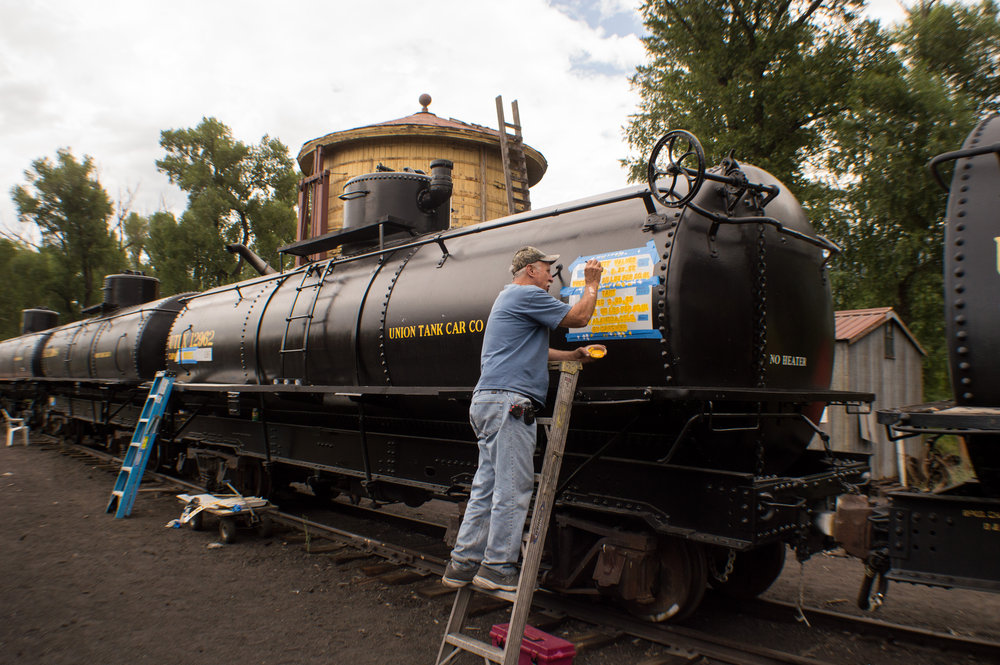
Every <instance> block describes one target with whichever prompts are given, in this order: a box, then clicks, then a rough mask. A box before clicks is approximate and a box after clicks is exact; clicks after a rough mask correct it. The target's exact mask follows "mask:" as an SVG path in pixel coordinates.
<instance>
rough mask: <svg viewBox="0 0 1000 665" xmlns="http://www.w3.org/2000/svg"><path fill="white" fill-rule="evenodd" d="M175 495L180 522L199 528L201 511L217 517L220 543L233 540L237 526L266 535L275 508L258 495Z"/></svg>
mask: <svg viewBox="0 0 1000 665" xmlns="http://www.w3.org/2000/svg"><path fill="white" fill-rule="evenodd" d="M230 489H232V488H231V487H230ZM177 499H178V500H179V501H180V502H181V503H183V504H184V512H182V513H181V518H180V522H181V524H186V525H187V526H188V527H189V528H191V529H193V530H195V531H200V530H201V529H202V528H203V527H204V525H205V513H208V514H209V515H213V516H215V517H216V518H218V520H219V537H220V538H221V539H222V542H224V543H232V542H234V541H235V540H236V530H237V528H238V527H239V526H244V527H249V528H253V529H256V530H257V533H258V534H260V536H261V537H264V538H266V537H268V536H270V535H271V531H272V529H273V528H274V521H273V520H272V518H271V513H272V512H274V511H275V510H277V506H275V505H274V504H273V503H271V502H269V501H268V500H267V499H262V498H261V497H259V496H241V495H240V494H194V495H192V494H178V495H177Z"/></svg>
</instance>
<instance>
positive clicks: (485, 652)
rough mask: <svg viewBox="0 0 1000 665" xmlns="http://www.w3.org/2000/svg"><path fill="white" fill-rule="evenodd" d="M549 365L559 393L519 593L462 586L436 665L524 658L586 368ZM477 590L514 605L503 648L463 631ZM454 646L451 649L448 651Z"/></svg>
mask: <svg viewBox="0 0 1000 665" xmlns="http://www.w3.org/2000/svg"><path fill="white" fill-rule="evenodd" d="M549 366H550V367H553V366H555V368H556V369H558V370H559V391H558V392H557V394H556V403H555V407H554V408H553V410H552V418H551V419H548V418H539V419H538V422H539V423H541V424H542V425H544V426H545V429H546V433H547V434H548V437H547V438H548V444H547V446H546V449H545V459H544V461H543V462H542V473H541V476H540V480H539V482H538V488H537V490H536V491H535V503H534V506H533V509H532V514H531V529H530V531H529V532H528V547H527V548H526V550H525V553H524V561H523V563H522V564H521V575H520V577H519V578H518V582H517V591H516V592H515V593H510V592H507V591H486V590H484V589H478V588H476V589H474V587H473V585H472V584H471V583H470V584H468V585H466V586H464V587H462V588H461V589H459V590H458V593H457V595H456V596H455V603H454V605H453V606H452V608H451V616H449V617H448V624H447V626H446V627H445V631H444V638H443V639H442V640H441V648H440V649H439V650H438V655H437V660H435V661H434V662H435V664H436V665H448V664H449V663H451V662H453V660H454V659H455V658H456V657H458V656H459V655H460V654H461V653H462V652H468V653H472V654H475V655H477V656H480V657H481V658H482V659H483V663H486V664H488V663H490V662H493V663H501V664H502V665H515V663H517V662H518V658H519V657H520V653H521V642H522V641H523V639H524V627H525V626H526V625H527V623H528V614H529V613H530V611H531V600H532V598H533V597H534V595H535V586H536V585H537V582H538V568H539V566H540V564H541V561H542V550H543V549H544V547H545V533H546V531H547V530H548V528H549V519H550V517H551V516H552V505H553V503H554V502H555V495H556V487H557V485H558V482H559V469H560V468H561V467H562V458H563V451H564V450H565V449H566V434H567V433H568V432H569V417H570V410H571V409H572V407H573V395H574V394H575V393H576V382H577V380H578V379H579V374H580V369H581V367H582V365H581V364H580V363H579V362H578V361H575V360H573V361H562V362H556V363H549ZM474 590H475V591H478V592H479V593H484V594H487V595H490V596H494V597H496V598H501V599H503V600H506V601H508V602H510V603H513V605H514V607H513V608H512V610H511V614H510V624H509V625H508V629H507V641H506V643H505V645H504V646H503V647H497V646H493V645H492V644H487V643H486V642H483V641H480V640H477V639H475V638H472V637H469V636H468V635H465V634H463V633H462V629H463V628H464V627H465V622H466V619H468V616H469V605H470V602H471V600H472V594H473V592H474ZM449 646H451V647H452V649H451V651H450V652H448V653H446V652H447V650H448V647H449Z"/></svg>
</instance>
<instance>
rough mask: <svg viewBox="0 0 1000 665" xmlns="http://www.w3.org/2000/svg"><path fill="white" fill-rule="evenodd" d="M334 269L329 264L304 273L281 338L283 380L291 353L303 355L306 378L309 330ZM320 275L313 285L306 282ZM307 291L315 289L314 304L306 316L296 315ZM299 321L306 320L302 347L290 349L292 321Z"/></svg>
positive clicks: (286, 318) (310, 305)
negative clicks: (297, 308) (327, 280)
mask: <svg viewBox="0 0 1000 665" xmlns="http://www.w3.org/2000/svg"><path fill="white" fill-rule="evenodd" d="M332 267H333V264H332V263H327V264H326V265H325V266H324V267H323V268H321V269H317V270H313V267H312V266H307V267H306V268H305V270H303V271H302V281H300V282H299V285H298V286H296V287H295V297H294V298H292V306H291V308H289V310H288V316H286V317H285V332H284V334H283V335H282V336H281V348H280V349H279V350H278V353H279V354H281V375H282V376H281V378H287V374H288V371H287V367H286V363H285V359H286V358H287V357H288V356H287V354H289V353H301V354H302V374H303V378H305V376H304V375H305V371H306V354H307V353H308V352H309V330H310V328H311V327H312V321H313V316H314V315H315V313H316V304H317V303H318V302H319V292H320V291H321V290H322V288H323V284H324V282H325V281H326V276H327V273H329V272H330V269H331V268H332ZM316 273H319V278H318V279H317V280H316V281H315V282H313V283H312V284H306V280H307V279H309V276H310V275H313V274H316ZM306 289H315V291H314V292H313V296H312V302H311V303H310V304H309V312H308V313H306V314H296V313H295V306H296V305H297V304H298V302H299V296H300V295H301V294H302V292H303V291H304V290H306ZM299 319H305V325H304V326H303V330H302V342H301V346H299V347H296V348H289V347H288V337H289V334H288V333H289V331H290V330H291V327H292V321H298V320H299Z"/></svg>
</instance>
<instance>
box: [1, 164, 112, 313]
mask: <svg viewBox="0 0 1000 665" xmlns="http://www.w3.org/2000/svg"><path fill="white" fill-rule="evenodd" d="M24 176H25V178H26V179H27V181H28V186H22V185H18V186H16V187H14V188H13V190H12V191H11V194H12V196H13V199H14V203H15V205H16V206H17V211H18V218H19V219H20V220H21V222H24V223H33V224H35V225H36V226H37V227H38V229H39V231H40V232H41V234H42V253H43V254H46V255H49V254H51V253H55V254H57V255H58V260H55V261H50V262H49V269H50V270H51V273H50V274H49V279H47V280H45V283H46V284H47V286H48V289H49V290H50V291H52V292H54V294H55V295H56V297H57V300H58V303H59V306H58V309H60V310H61V311H62V312H63V313H64V314H66V315H68V316H69V317H73V316H75V315H77V314H78V313H79V311H80V309H81V308H83V307H87V306H89V305H92V304H94V303H96V302H99V301H100V300H101V290H100V289H101V285H102V283H103V280H104V275H105V274H107V273H112V272H117V271H118V270H119V269H121V267H122V266H123V264H124V257H123V256H122V255H121V252H120V251H119V250H118V246H117V243H116V242H115V239H114V237H113V235H112V233H111V231H110V229H109V228H108V219H109V218H110V216H111V212H112V206H111V200H110V198H109V197H108V194H107V192H105V191H104V188H103V187H101V183H100V182H98V180H97V178H96V176H95V174H94V162H93V159H91V158H90V157H84V160H83V162H78V161H77V160H76V158H75V157H73V155H72V154H71V153H70V151H69V150H59V152H58V155H57V160H56V163H53V162H51V161H50V160H49V159H48V158H43V159H37V160H35V161H34V162H32V164H31V170H28V171H25V173H24Z"/></svg>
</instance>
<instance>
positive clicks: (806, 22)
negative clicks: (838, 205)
mask: <svg viewBox="0 0 1000 665" xmlns="http://www.w3.org/2000/svg"><path fill="white" fill-rule="evenodd" d="M862 6H863V0H833V1H832V2H821V1H820V0H812V1H809V2H807V1H806V0H780V1H779V2H772V1H769V0H646V2H645V3H644V4H643V6H642V7H641V10H640V11H641V12H642V15H643V18H644V21H645V24H646V28H647V30H648V31H649V36H648V37H645V38H644V42H645V44H646V50H647V51H648V53H649V58H650V63H649V64H648V65H643V66H640V67H638V68H637V70H636V74H635V75H634V76H633V77H632V79H631V81H632V85H633V86H634V87H635V88H636V89H637V90H638V92H639V95H640V98H641V101H640V104H639V112H638V113H636V114H634V115H632V116H631V117H630V119H629V123H628V126H627V127H626V128H625V137H626V139H627V140H628V143H629V145H630V147H631V148H633V149H634V150H638V152H639V153H640V154H639V157H638V158H634V159H628V160H626V164H627V165H628V166H629V168H630V172H631V176H632V178H633V179H634V180H641V179H643V178H644V177H645V171H644V168H645V162H644V159H645V156H646V154H647V153H648V152H649V149H650V148H651V146H652V144H653V142H655V141H656V139H657V138H658V137H659V136H660V135H662V134H663V133H664V132H666V131H667V130H669V129H676V128H683V129H687V130H689V131H692V132H693V133H694V134H695V135H697V136H698V137H699V138H700V139H701V141H702V143H703V144H704V145H705V149H706V153H707V154H709V155H717V156H719V157H721V156H722V155H723V153H724V152H725V151H727V150H728V149H730V148H736V151H737V154H736V157H737V159H740V160H746V161H748V162H752V163H754V164H756V165H758V166H761V167H763V168H765V169H767V170H769V171H770V172H771V173H773V174H774V175H776V176H777V177H778V178H780V179H781V180H783V181H784V182H786V183H788V184H789V185H795V186H798V185H801V184H802V183H803V181H804V180H805V178H804V174H803V168H804V166H805V164H806V162H805V161H804V160H803V156H804V155H809V154H811V153H814V152H815V151H817V150H818V149H820V147H821V141H822V137H823V127H824V124H825V122H826V121H827V120H828V119H830V118H833V117H836V116H837V114H839V113H841V112H843V111H844V109H845V106H846V102H845V100H844V98H843V94H842V93H843V91H844V89H845V88H847V87H849V86H850V84H851V82H852V81H854V80H855V79H856V78H857V77H858V76H859V75H860V74H861V73H863V72H866V71H868V70H871V69H877V68H878V66H879V57H880V56H881V55H882V54H883V53H884V50H885V48H886V44H885V43H884V41H883V40H882V39H881V37H880V34H879V32H878V26H877V24H875V23H872V22H870V21H866V20H863V19H861V18H860V15H859V11H860V9H861V7H862Z"/></svg>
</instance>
